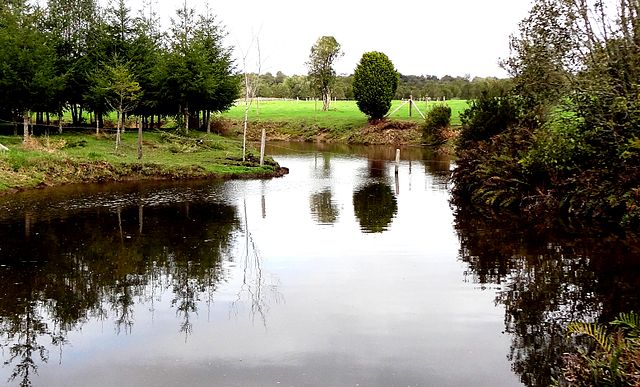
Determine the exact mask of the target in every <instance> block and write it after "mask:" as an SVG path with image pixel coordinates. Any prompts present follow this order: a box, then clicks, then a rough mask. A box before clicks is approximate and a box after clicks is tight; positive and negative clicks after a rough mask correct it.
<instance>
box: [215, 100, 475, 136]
mask: <svg viewBox="0 0 640 387" xmlns="http://www.w3.org/2000/svg"><path fill="white" fill-rule="evenodd" d="M438 103H442V102H428V103H427V102H423V101H417V102H416V104H417V105H418V108H419V109H420V111H422V113H423V114H426V113H427V111H428V110H429V109H430V108H431V107H432V106H434V105H435V104H438ZM445 103H446V104H447V105H449V106H450V107H451V124H452V125H454V126H458V125H460V113H461V112H462V111H464V109H466V108H467V107H468V106H469V105H468V101H466V100H451V101H446V102H445ZM401 104H402V101H393V102H392V104H391V110H390V112H392V111H394V110H395V109H396V108H397V107H399V106H400V105H401ZM244 110H245V106H244V103H238V104H236V105H235V106H233V107H232V108H231V109H230V110H229V111H228V112H225V113H223V114H222V117H224V118H229V119H233V120H242V119H244ZM249 116H250V117H251V120H258V121H275V122H298V123H304V124H306V125H317V126H319V127H323V128H327V129H335V128H342V129H352V128H357V127H362V126H364V125H366V123H367V117H366V116H365V115H364V114H363V113H362V112H360V110H359V109H358V106H357V105H356V102H355V101H336V102H332V103H331V107H330V110H329V111H326V112H323V111H322V103H321V102H316V101H294V100H289V101H285V100H275V101H260V102H259V103H256V102H255V101H254V102H253V104H252V105H251V106H250V108H249ZM390 118H392V119H401V120H413V121H416V122H421V121H422V117H420V114H419V113H418V112H416V111H415V109H413V114H412V117H409V106H408V104H407V105H405V106H404V107H403V108H401V109H400V110H398V111H397V112H395V113H394V114H393V115H391V116H390Z"/></svg>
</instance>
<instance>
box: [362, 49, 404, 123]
mask: <svg viewBox="0 0 640 387" xmlns="http://www.w3.org/2000/svg"><path fill="white" fill-rule="evenodd" d="M398 83H399V74H398V72H397V71H396V69H395V67H394V66H393V63H392V62H391V60H390V59H389V57H387V56H386V55H385V54H383V53H381V52H375V51H374V52H367V53H364V54H363V55H362V58H361V59H360V62H359V63H358V66H357V67H356V70H355V72H354V74H353V94H354V97H355V99H356V101H357V103H358V108H359V109H360V111H361V112H363V113H364V114H366V115H367V116H369V119H371V120H376V119H381V118H383V117H384V116H385V114H387V112H388V111H389V108H391V100H392V99H393V97H394V95H395V93H396V89H397V88H398Z"/></svg>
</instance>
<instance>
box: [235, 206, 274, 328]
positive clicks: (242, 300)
mask: <svg viewBox="0 0 640 387" xmlns="http://www.w3.org/2000/svg"><path fill="white" fill-rule="evenodd" d="M243 207H244V239H245V245H244V253H243V254H242V258H241V263H240V264H241V267H242V285H241V286H240V290H239V291H238V293H237V295H236V299H235V301H234V302H233V303H232V304H231V311H232V312H233V313H234V314H235V315H236V316H237V315H238V311H239V309H240V306H241V305H243V304H247V305H249V311H250V314H251V319H252V322H255V319H256V317H257V318H259V319H260V321H261V323H262V325H263V326H264V327H265V329H266V328H267V312H268V311H269V308H270V305H271V302H275V303H278V302H280V301H282V294H281V293H280V292H279V291H278V285H279V282H278V280H277V278H275V277H272V276H269V277H267V275H268V273H265V272H264V270H263V269H262V257H261V256H260V251H259V250H258V248H257V246H256V243H255V240H254V239H253V235H252V234H251V231H250V229H249V218H248V216H247V202H246V200H245V201H244V203H243Z"/></svg>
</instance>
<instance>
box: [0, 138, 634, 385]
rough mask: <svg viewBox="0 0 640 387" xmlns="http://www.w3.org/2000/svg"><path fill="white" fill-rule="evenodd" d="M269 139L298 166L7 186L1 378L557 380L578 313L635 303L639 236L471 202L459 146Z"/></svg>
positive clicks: (612, 310) (597, 314)
mask: <svg viewBox="0 0 640 387" xmlns="http://www.w3.org/2000/svg"><path fill="white" fill-rule="evenodd" d="M270 154H274V155H275V156H274V157H275V158H276V160H277V161H278V162H280V164H281V165H284V166H287V167H289V168H290V170H291V173H290V175H288V176H286V177H284V178H281V179H274V180H264V181H263V180H254V181H232V182H180V183H157V182H156V183H151V184H124V185H99V186H83V187H63V188H59V189H55V190H46V191H37V192H31V193H24V194H18V195H11V196H7V197H3V198H0V233H1V234H0V235H2V240H1V242H0V287H1V288H2V291H1V292H0V297H1V298H0V335H1V339H2V341H1V342H0V343H1V345H2V355H3V360H4V362H5V365H4V367H3V368H2V369H1V374H0V380H7V381H8V382H9V384H10V385H20V384H21V383H23V384H26V383H28V382H31V383H32V384H33V385H35V386H87V385H92V386H114V385H119V386H129V385H131V386H147V385H149V386H191V385H194V386H195V385H216V386H217V385H220V386H270V385H273V386H277V385H287V386H289V385H292V386H305V385H306V386H349V385H351V386H356V385H360V386H418V385H419V386H515V385H520V384H525V385H547V384H548V381H549V380H550V377H551V376H552V373H553V365H554V363H555V361H556V359H557V357H558V355H559V354H561V353H562V352H563V351H564V350H565V347H564V345H565V343H564V340H563V336H562V331H561V328H562V326H563V325H564V324H566V322H567V321H571V320H573V319H583V318H586V319H592V320H599V319H602V320H604V321H606V320H610V319H611V317H612V316H615V314H617V313H618V312H619V311H623V310H627V309H630V308H635V309H637V307H638V294H637V288H638V285H639V279H640V264H639V263H638V262H639V259H638V257H639V256H640V248H639V246H640V244H639V243H638V242H637V241H635V240H634V239H633V238H632V237H612V236H606V237H605V236H603V235H604V234H594V235H590V234H589V235H587V234H585V233H584V232H577V233H574V234H566V235H560V234H559V233H558V231H557V230H556V229H554V228H552V227H548V226H538V227H534V226H531V225H524V224H521V222H519V221H518V220H517V219H505V218H504V217H496V218H495V219H492V218H486V217H480V216H475V215H473V213H472V212H470V211H466V210H463V209H458V211H457V213H456V212H454V210H452V209H451V208H450V206H449V202H448V200H449V194H448V188H449V187H448V186H447V176H448V173H449V170H450V168H451V163H450V160H449V159H448V158H447V157H445V156H438V155H434V154H431V153H429V152H427V151H425V150H422V149H419V148H409V149H404V150H403V152H402V156H403V160H402V162H401V165H400V168H399V173H398V176H397V178H396V176H395V174H394V164H393V163H392V162H390V161H389V160H392V159H393V158H394V156H395V150H394V149H392V148H386V147H359V148H354V147H339V146H327V145H325V146H324V147H323V148H320V149H318V148H316V147H315V146H313V145H302V144H301V145H294V144H278V145H274V146H272V147H271V149H270Z"/></svg>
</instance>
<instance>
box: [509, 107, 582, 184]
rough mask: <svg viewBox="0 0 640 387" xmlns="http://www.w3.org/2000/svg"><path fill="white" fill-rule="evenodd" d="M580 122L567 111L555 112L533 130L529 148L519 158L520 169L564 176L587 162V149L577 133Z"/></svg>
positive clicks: (579, 130) (580, 133)
mask: <svg viewBox="0 0 640 387" xmlns="http://www.w3.org/2000/svg"><path fill="white" fill-rule="evenodd" d="M582 123H583V120H582V119H581V118H579V117H578V116H577V115H576V114H575V113H574V112H571V111H556V112H555V113H554V114H553V115H552V116H551V118H550V120H549V121H548V122H547V123H546V124H544V125H543V126H541V127H540V128H539V129H538V130H536V132H535V134H534V135H533V140H532V145H531V148H530V149H529V150H528V151H527V152H526V154H525V155H524V156H523V158H522V160H521V161H520V162H521V163H522V166H523V167H524V168H525V169H526V170H528V171H531V172H533V173H535V171H547V172H549V173H553V174H556V175H557V174H566V173H568V172H571V171H573V170H576V169H577V168H579V167H580V166H582V165H584V164H585V163H586V161H587V158H588V156H589V154H590V153H591V148H590V147H589V145H588V144H587V143H586V142H585V136H584V133H583V132H582V130H581V125H582Z"/></svg>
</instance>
